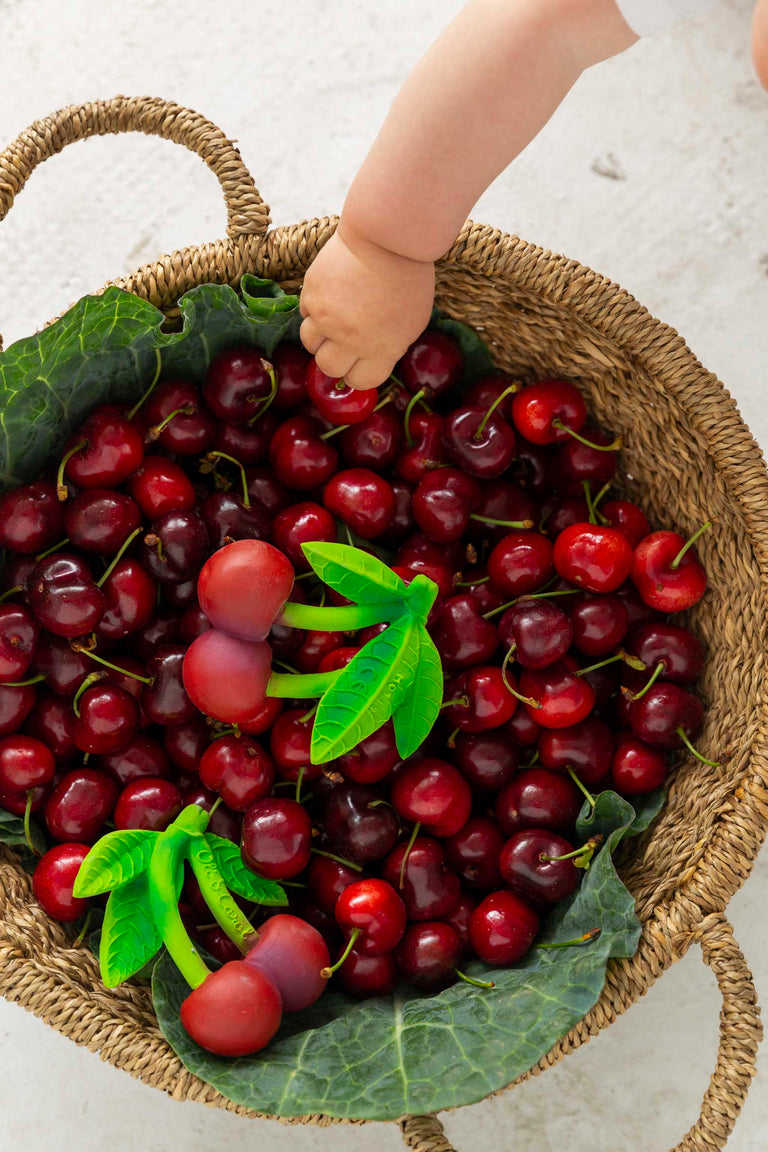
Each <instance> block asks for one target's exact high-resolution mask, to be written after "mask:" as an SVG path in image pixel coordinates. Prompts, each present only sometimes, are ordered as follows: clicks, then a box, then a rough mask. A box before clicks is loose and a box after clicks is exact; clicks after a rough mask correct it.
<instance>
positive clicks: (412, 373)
mask: <svg viewBox="0 0 768 1152" xmlns="http://www.w3.org/2000/svg"><path fill="white" fill-rule="evenodd" d="M463 371H464V354H463V352H462V351H461V348H459V346H458V344H456V343H455V341H453V340H451V339H450V337H448V336H446V335H445V334H444V333H443V332H440V331H438V330H437V329H435V328H429V329H427V331H426V332H422V334H421V336H419V338H418V339H417V340H414V342H413V344H411V346H410V348H409V349H408V351H407V352H406V353H405V355H404V356H403V358H402V360H400V362H399V363H398V365H397V371H396V375H397V378H398V380H402V382H403V384H404V385H405V387H406V388H407V389H408V391H409V392H411V393H412V394H415V393H416V392H421V391H422V390H423V391H424V394H425V396H426V398H427V400H434V399H435V398H436V397H438V396H442V395H443V394H444V393H445V392H447V391H449V389H451V388H453V386H454V385H455V384H457V383H458V381H459V380H460V378H461V374H462V372H463Z"/></svg>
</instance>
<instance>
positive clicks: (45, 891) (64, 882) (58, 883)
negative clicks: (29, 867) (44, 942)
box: [32, 843, 91, 924]
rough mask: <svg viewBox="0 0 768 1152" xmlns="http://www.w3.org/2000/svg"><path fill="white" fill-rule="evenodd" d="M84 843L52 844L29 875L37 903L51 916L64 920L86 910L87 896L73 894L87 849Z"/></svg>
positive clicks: (66, 921)
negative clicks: (80, 896)
mask: <svg viewBox="0 0 768 1152" xmlns="http://www.w3.org/2000/svg"><path fill="white" fill-rule="evenodd" d="M90 850H91V849H90V845H88V844H73V843H69V844H56V845H55V847H53V848H49V849H48V851H47V852H46V853H45V855H44V856H42V857H41V858H40V860H39V861H38V863H37V867H36V868H35V871H34V873H33V876H32V890H33V892H34V894H35V898H36V899H37V902H38V904H39V905H40V907H41V908H42V910H43V912H45V914H46V916H50V917H51V919H52V920H59V921H61V922H62V923H64V924H67V923H70V922H71V921H73V920H79V919H80V917H81V916H83V915H84V914H85V912H87V911H88V903H89V901H88V900H82V899H79V898H77V897H76V896H74V895H73V892H72V889H73V888H74V886H75V880H76V879H77V874H78V872H79V871H80V865H81V864H82V862H83V860H85V858H86V856H87V855H88V853H89V852H90Z"/></svg>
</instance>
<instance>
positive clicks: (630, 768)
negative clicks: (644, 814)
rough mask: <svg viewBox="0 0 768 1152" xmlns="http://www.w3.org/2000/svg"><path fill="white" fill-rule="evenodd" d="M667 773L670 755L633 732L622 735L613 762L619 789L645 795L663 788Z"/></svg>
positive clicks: (612, 767)
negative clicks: (668, 756) (667, 756)
mask: <svg viewBox="0 0 768 1152" xmlns="http://www.w3.org/2000/svg"><path fill="white" fill-rule="evenodd" d="M666 776H667V758H666V756H665V755H664V753H663V752H662V751H661V750H660V749H659V748H652V747H651V746H650V745H649V744H646V743H645V741H643V740H640V739H639V737H637V736H632V735H631V734H630V733H624V734H623V735H621V736H619V739H618V741H617V743H616V751H615V753H614V756H613V763H612V764H611V780H612V781H613V786H614V788H615V789H616V791H617V792H623V793H624V794H625V795H626V796H642V795H643V794H644V793H645V792H653V791H654V790H655V789H656V788H660V787H661V785H662V784H663V783H664V780H665V779H666Z"/></svg>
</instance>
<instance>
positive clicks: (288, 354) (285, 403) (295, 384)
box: [272, 343, 312, 412]
mask: <svg viewBox="0 0 768 1152" xmlns="http://www.w3.org/2000/svg"><path fill="white" fill-rule="evenodd" d="M311 360H312V357H311V356H310V355H309V353H308V352H305V350H304V349H303V348H302V347H301V346H300V345H298V344H286V343H280V344H278V346H277V348H275V350H274V352H273V353H272V368H273V369H274V372H275V376H276V377H277V392H276V393H275V399H274V400H273V401H272V404H273V407H275V408H278V409H279V410H280V411H281V412H282V411H286V410H288V409H291V408H298V407H299V406H300V405H301V404H303V403H304V402H305V400H306V399H307V368H308V367H309V365H310V363H311Z"/></svg>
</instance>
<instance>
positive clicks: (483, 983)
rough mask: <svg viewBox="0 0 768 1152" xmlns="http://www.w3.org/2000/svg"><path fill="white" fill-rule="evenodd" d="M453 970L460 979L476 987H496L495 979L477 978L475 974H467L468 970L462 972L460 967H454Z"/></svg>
mask: <svg viewBox="0 0 768 1152" xmlns="http://www.w3.org/2000/svg"><path fill="white" fill-rule="evenodd" d="M453 971H454V972H455V974H456V975H457V976H458V978H459V980H463V981H464V983H465V984H472V985H473V987H475V988H495V987H496V985H495V983H494V982H493V980H475V978H474V976H467V974H466V972H462V971H461V970H460V969H459V968H454V970H453Z"/></svg>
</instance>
